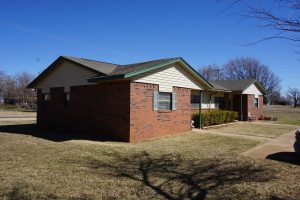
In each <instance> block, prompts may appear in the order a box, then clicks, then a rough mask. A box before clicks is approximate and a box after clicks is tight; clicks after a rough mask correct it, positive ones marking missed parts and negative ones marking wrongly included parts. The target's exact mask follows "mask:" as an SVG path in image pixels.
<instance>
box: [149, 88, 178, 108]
mask: <svg viewBox="0 0 300 200" xmlns="http://www.w3.org/2000/svg"><path fill="white" fill-rule="evenodd" d="M176 101H177V100H176V93H169V92H157V91H155V92H154V96H153V109H154V110H176Z"/></svg>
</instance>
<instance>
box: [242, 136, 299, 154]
mask: <svg viewBox="0 0 300 200" xmlns="http://www.w3.org/2000/svg"><path fill="white" fill-rule="evenodd" d="M294 142H295V131H291V132H289V133H286V134H284V135H281V136H279V137H277V138H275V139H272V140H269V141H267V142H265V143H263V144H261V145H258V146H256V147H254V148H252V149H249V150H248V151H245V152H244V153H242V155H245V156H250V157H255V158H266V157H268V156H269V155H272V154H275V153H282V152H294V148H293V144H294Z"/></svg>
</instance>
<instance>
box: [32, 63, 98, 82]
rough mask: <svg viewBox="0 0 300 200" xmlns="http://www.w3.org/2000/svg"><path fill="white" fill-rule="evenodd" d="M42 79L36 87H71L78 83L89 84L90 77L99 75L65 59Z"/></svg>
mask: <svg viewBox="0 0 300 200" xmlns="http://www.w3.org/2000/svg"><path fill="white" fill-rule="evenodd" d="M58 65H59V66H56V67H55V69H54V70H53V71H51V72H49V74H47V76H46V77H44V78H43V79H42V80H40V81H39V82H38V84H37V86H36V87H35V88H53V87H70V86H77V85H89V84H91V83H88V82H87V79H88V78H91V77H92V76H95V75H97V74H96V73H94V72H91V71H89V70H86V69H83V68H81V67H79V66H77V65H75V64H73V63H70V62H67V61H64V62H62V63H60V64H58Z"/></svg>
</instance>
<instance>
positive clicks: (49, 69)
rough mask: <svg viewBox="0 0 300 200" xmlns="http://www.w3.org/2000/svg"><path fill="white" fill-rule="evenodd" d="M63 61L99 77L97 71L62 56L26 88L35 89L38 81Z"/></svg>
mask: <svg viewBox="0 0 300 200" xmlns="http://www.w3.org/2000/svg"><path fill="white" fill-rule="evenodd" d="M64 61H67V62H70V63H72V64H74V65H76V66H78V67H81V68H83V69H86V70H88V71H91V72H94V73H97V74H99V75H100V74H101V73H100V72H99V71H97V70H94V69H92V68H89V67H87V66H85V65H82V64H80V63H77V62H74V61H73V60H70V59H68V58H66V57H64V56H60V57H58V58H57V59H56V60H55V61H54V62H53V63H52V64H51V65H50V66H49V67H47V68H46V69H45V70H44V71H42V73H41V74H40V75H38V76H37V77H36V78H35V79H34V80H33V81H32V82H31V83H29V84H28V85H27V88H35V86H36V85H37V83H38V82H39V81H41V80H42V79H43V78H44V77H46V76H47V75H48V74H49V73H50V72H51V71H53V70H55V69H56V67H57V66H58V64H59V63H62V62H64Z"/></svg>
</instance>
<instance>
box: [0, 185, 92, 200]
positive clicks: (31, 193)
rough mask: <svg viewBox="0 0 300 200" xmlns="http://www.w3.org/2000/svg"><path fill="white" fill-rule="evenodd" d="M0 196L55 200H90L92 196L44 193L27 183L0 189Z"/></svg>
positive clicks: (14, 199) (9, 199)
mask: <svg viewBox="0 0 300 200" xmlns="http://www.w3.org/2000/svg"><path fill="white" fill-rule="evenodd" d="M0 198H1V199H7V200H32V199H38V200H46V199H47V200H56V199H68V200H92V198H90V197H88V196H87V195H85V194H82V195H81V196H80V197H68V198H62V197H59V196H58V195H57V194H53V193H44V192H41V191H38V190H36V188H34V187H33V186H30V185H28V184H24V183H23V184H16V185H15V186H13V188H12V189H10V190H9V191H8V192H1V191H0Z"/></svg>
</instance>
